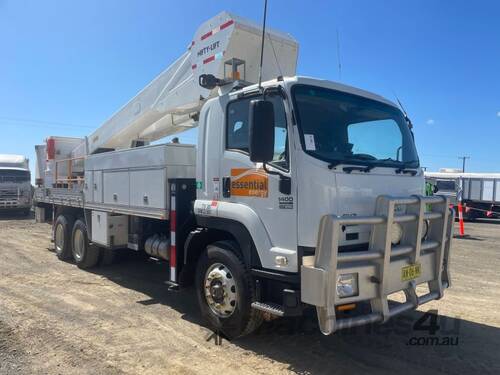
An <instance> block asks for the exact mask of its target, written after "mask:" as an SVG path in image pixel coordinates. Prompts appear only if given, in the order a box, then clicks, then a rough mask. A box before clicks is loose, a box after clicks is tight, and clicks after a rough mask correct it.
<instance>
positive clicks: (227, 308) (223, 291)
mask: <svg viewBox="0 0 500 375" xmlns="http://www.w3.org/2000/svg"><path fill="white" fill-rule="evenodd" d="M204 292H205V299H206V301H207V304H208V307H210V310H212V312H213V313H214V314H215V315H217V316H219V317H221V318H227V317H229V316H231V315H232V314H233V312H234V310H235V309H236V301H237V296H238V294H237V292H238V291H237V289H236V283H235V281H234V277H233V273H232V272H231V270H230V269H229V268H228V267H227V266H225V265H224V264H222V263H214V264H212V265H211V266H210V267H209V268H208V270H207V272H206V273H205V280H204Z"/></svg>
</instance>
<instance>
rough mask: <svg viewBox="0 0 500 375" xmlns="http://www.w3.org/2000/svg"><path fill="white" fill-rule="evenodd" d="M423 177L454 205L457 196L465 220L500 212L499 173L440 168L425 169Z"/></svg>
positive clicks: (488, 216) (495, 215) (499, 213)
mask: <svg viewBox="0 0 500 375" xmlns="http://www.w3.org/2000/svg"><path fill="white" fill-rule="evenodd" d="M425 179H426V181H427V182H429V183H431V184H432V185H434V186H435V190H436V191H437V192H438V193H439V194H440V195H444V196H447V197H448V198H449V199H450V203H451V204H453V205H454V206H456V205H457V204H458V200H459V199H460V200H461V201H462V204H463V206H464V218H465V219H466V220H475V219H479V218H495V217H499V216H500V173H463V172H459V171H453V170H451V171H449V170H446V169H443V170H441V171H439V172H425Z"/></svg>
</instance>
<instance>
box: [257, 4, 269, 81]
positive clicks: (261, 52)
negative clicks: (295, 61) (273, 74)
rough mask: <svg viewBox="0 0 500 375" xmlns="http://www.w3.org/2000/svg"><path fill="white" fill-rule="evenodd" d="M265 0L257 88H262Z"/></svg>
mask: <svg viewBox="0 0 500 375" xmlns="http://www.w3.org/2000/svg"><path fill="white" fill-rule="evenodd" d="M266 17H267V0H264V20H263V21H262V41H261V45H260V66H259V89H260V88H262V85H261V83H262V62H263V60H264V40H265V36H266Z"/></svg>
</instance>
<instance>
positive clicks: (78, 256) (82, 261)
mask: <svg viewBox="0 0 500 375" xmlns="http://www.w3.org/2000/svg"><path fill="white" fill-rule="evenodd" d="M71 243H72V245H73V246H72V252H73V259H74V260H75V263H76V265H77V266H78V267H80V268H84V269H85V268H91V267H94V266H95V265H96V264H97V262H98V260H99V248H98V247H97V246H95V245H91V244H89V240H88V235H87V226H86V225H85V223H84V222H83V221H82V220H80V219H78V220H77V221H75V225H74V226H73V234H72V236H71Z"/></svg>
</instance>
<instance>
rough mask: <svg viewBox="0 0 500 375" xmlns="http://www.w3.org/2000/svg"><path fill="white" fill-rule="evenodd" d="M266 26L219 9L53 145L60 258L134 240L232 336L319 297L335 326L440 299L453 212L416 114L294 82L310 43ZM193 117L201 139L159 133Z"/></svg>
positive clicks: (79, 257) (43, 210)
mask: <svg viewBox="0 0 500 375" xmlns="http://www.w3.org/2000/svg"><path fill="white" fill-rule="evenodd" d="M261 34H262V28H261V27H260V26H259V25H257V24H254V23H252V22H250V21H247V20H245V19H242V18H240V17H237V16H235V15H233V14H230V13H227V12H223V13H221V14H219V15H217V16H215V17H214V18H212V19H210V20H208V21H207V22H205V23H204V24H202V25H201V26H200V28H199V29H198V30H197V32H196V33H195V35H194V38H193V39H192V41H191V43H189V46H188V48H187V51H186V52H185V53H184V54H183V55H182V56H181V57H180V58H179V59H178V60H177V61H175V62H174V63H173V64H172V65H171V66H170V67H168V68H167V69H166V70H165V71H164V72H162V73H161V74H160V75H159V76H158V77H157V78H155V79H154V80H153V81H152V82H151V83H150V84H149V85H148V86H146V87H145V88H144V89H143V90H142V91H141V92H140V93H139V94H137V96H135V97H134V98H132V99H131V100H130V101H129V102H128V103H127V104H126V105H125V106H124V107H122V108H121V109H120V110H119V111H118V112H116V113H115V114H114V115H113V116H112V117H111V118H110V119H109V120H108V121H106V122H105V123H104V124H103V125H102V126H101V127H99V128H98V129H97V130H96V131H95V132H94V133H93V134H91V135H90V136H88V137H85V138H84V139H80V140H74V139H70V140H66V139H64V138H61V137H49V138H48V140H47V143H46V144H45V145H41V146H38V147H39V150H43V149H45V153H46V155H47V157H46V159H47V163H46V166H45V170H44V171H41V172H43V173H44V174H45V176H46V178H45V182H44V183H43V184H42V185H40V187H38V188H37V189H36V192H35V200H36V207H37V212H38V215H37V217H39V218H40V219H50V217H52V223H53V234H54V235H53V237H54V243H55V251H56V254H57V256H58V257H59V258H61V259H68V258H73V259H74V261H75V263H76V264H77V265H78V266H79V267H80V268H88V267H93V266H96V265H98V264H100V260H105V259H109V258H110V254H112V253H113V252H117V251H120V249H123V248H129V249H134V250H137V251H143V252H146V253H147V254H148V255H149V256H151V257H153V258H156V259H159V260H165V261H168V262H169V268H168V269H166V270H165V272H169V279H170V283H171V285H172V286H173V287H178V286H183V285H189V284H192V283H194V284H195V288H196V290H197V295H198V302H199V307H200V310H201V312H202V314H203V316H204V317H205V318H206V319H207V321H208V322H209V323H210V324H211V326H213V327H214V328H215V329H218V330H220V331H222V332H223V333H224V334H225V335H226V336H228V337H237V336H242V335H245V334H248V333H250V332H252V331H253V330H254V329H256V328H257V327H258V326H259V324H260V322H261V321H262V319H263V318H265V317H269V316H271V315H274V316H298V315H301V314H302V312H303V311H304V309H306V308H308V307H315V308H316V310H317V316H318V320H319V326H320V329H321V331H322V332H323V333H324V334H331V333H333V332H335V331H336V330H339V329H342V328H347V327H353V326H358V325H363V324H369V323H374V322H385V321H387V320H388V319H389V318H390V317H392V316H394V315H396V314H399V313H402V312H404V311H407V310H411V309H415V308H416V307H417V306H419V305H421V304H423V303H426V302H428V301H430V300H434V299H439V298H441V297H442V296H443V292H444V289H445V288H447V287H448V286H449V285H450V277H449V270H448V261H449V256H450V245H451V238H452V235H451V231H452V223H451V219H452V217H453V215H450V210H449V208H448V202H447V201H446V199H444V198H443V197H439V196H434V197H425V196H423V195H422V193H423V188H424V176H423V173H422V170H421V168H420V165H419V161H418V156H417V151H416V149H415V144H414V141H413V136H412V133H411V127H410V122H409V120H408V118H407V117H406V116H405V115H404V114H403V113H402V112H401V111H400V109H399V108H398V107H397V106H396V105H395V104H394V103H392V102H390V101H388V100H386V99H384V98H382V97H380V96H378V95H375V94H372V93H369V92H366V91H363V90H360V89H356V88H353V87H349V86H346V85H342V84H338V83H334V82H329V81H326V80H319V79H313V78H306V77H298V76H296V75H295V69H296V61H297V54H298V44H297V42H296V41H295V40H294V39H293V38H292V37H291V36H290V35H288V34H285V33H281V32H278V31H275V30H266V32H265V38H264V40H263V41H262V39H261ZM261 42H263V46H264V47H263V52H264V53H263V64H262V70H261V72H262V75H261V76H260V77H261V78H262V84H258V83H257V82H260V79H259V73H260V69H259V66H260V63H259V62H260V58H261V53H260V51H261ZM195 126H197V127H198V142H197V144H196V145H188V144H178V143H167V144H154V145H151V144H150V143H151V142H153V141H155V140H158V139H160V138H162V137H165V136H168V135H172V134H176V133H178V132H181V131H184V130H186V129H191V128H193V127H195ZM68 142H69V143H71V142H74V147H73V148H72V149H71V150H70V148H71V147H66V146H67V144H68ZM49 181H50V182H49ZM420 284H426V285H428V289H429V290H428V291H427V292H426V293H424V294H423V295H418V294H417V292H416V287H417V285H420ZM400 291H404V293H405V295H406V301H405V302H403V303H399V304H398V303H392V302H391V301H390V300H389V298H388V297H389V296H390V295H391V294H393V293H396V292H400ZM366 307H368V309H366ZM347 310H352V311H349V313H347V312H346V311H347Z"/></svg>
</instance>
